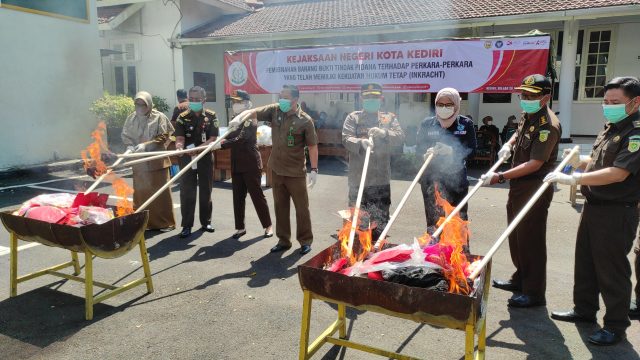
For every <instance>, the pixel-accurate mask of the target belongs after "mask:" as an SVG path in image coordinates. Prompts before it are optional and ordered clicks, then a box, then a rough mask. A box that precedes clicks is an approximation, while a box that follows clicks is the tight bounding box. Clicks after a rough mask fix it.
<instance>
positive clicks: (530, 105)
mask: <svg viewBox="0 0 640 360" xmlns="http://www.w3.org/2000/svg"><path fill="white" fill-rule="evenodd" d="M520 107H521V108H522V111H524V112H526V113H527V114H535V113H537V112H538V111H540V109H541V108H542V106H541V105H540V100H520Z"/></svg>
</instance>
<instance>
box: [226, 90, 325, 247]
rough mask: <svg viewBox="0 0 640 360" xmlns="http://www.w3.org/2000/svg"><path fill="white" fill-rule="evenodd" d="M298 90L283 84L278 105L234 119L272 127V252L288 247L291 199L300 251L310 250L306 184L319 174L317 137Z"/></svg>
mask: <svg viewBox="0 0 640 360" xmlns="http://www.w3.org/2000/svg"><path fill="white" fill-rule="evenodd" d="M299 97H300V92H299V90H298V87H296V86H294V85H285V86H284V87H283V88H282V91H281V92H280V100H279V101H278V103H277V104H271V105H266V106H262V107H259V108H256V109H253V110H248V111H245V112H243V113H242V114H240V115H239V117H236V119H234V120H233V121H232V122H231V123H230V125H231V124H232V123H233V124H235V123H234V121H238V122H239V121H244V120H246V119H247V118H251V119H253V120H254V122H257V121H264V122H265V123H266V124H268V125H270V126H271V129H272V130H271V136H272V143H273V148H272V150H271V157H269V168H270V169H271V172H272V176H271V187H272V191H273V202H274V208H275V213H276V236H277V237H278V244H277V245H276V246H274V247H273V248H271V252H280V251H285V250H287V249H289V248H291V222H290V221H289V213H290V206H291V201H292V200H293V205H294V206H295V208H296V239H297V240H298V242H299V243H300V245H301V247H300V254H302V255H304V254H306V253H308V252H309V251H311V243H312V242H313V233H312V230H311V214H310V213H309V196H308V194H307V186H309V187H310V188H311V187H313V186H314V185H315V183H316V179H317V175H318V137H317V135H316V130H315V128H314V126H313V120H312V119H311V117H309V115H307V114H306V113H305V112H304V111H302V109H301V108H300V105H299V104H298V100H299ZM305 147H306V148H308V149H309V160H310V161H311V172H310V173H309V180H310V182H309V184H307V180H306V173H307V165H306V156H305Z"/></svg>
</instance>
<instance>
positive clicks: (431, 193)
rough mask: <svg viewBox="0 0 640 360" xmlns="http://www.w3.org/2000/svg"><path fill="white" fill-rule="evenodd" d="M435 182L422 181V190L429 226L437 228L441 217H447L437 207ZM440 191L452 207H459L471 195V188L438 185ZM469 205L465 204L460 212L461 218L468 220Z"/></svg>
mask: <svg viewBox="0 0 640 360" xmlns="http://www.w3.org/2000/svg"><path fill="white" fill-rule="evenodd" d="M435 184H436V183H435V182H433V181H430V180H424V181H420V189H421V190H422V201H423V202H424V212H425V216H426V219H427V226H436V224H437V223H438V220H439V219H440V217H442V216H445V214H444V211H442V209H441V208H440V207H439V206H438V205H436V195H435ZM438 191H440V195H441V196H442V197H443V198H444V199H445V200H447V202H449V203H450V204H451V205H453V206H457V205H458V204H460V201H462V199H464V197H465V196H467V194H468V193H469V186H462V187H456V188H452V187H446V186H445V185H443V184H441V183H438ZM468 209H469V205H468V204H465V206H464V207H462V209H461V210H460V213H459V215H460V218H462V220H468V215H467V210H468Z"/></svg>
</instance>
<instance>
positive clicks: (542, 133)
mask: <svg viewBox="0 0 640 360" xmlns="http://www.w3.org/2000/svg"><path fill="white" fill-rule="evenodd" d="M550 132H551V131H549V130H540V134H539V135H538V140H540V142H545V141H547V139H549V133H550Z"/></svg>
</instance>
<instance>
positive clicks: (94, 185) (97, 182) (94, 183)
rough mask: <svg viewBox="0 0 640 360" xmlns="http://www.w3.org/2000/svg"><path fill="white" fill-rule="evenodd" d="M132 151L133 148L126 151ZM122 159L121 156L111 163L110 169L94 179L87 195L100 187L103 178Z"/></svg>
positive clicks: (126, 152) (86, 192)
mask: <svg viewBox="0 0 640 360" xmlns="http://www.w3.org/2000/svg"><path fill="white" fill-rule="evenodd" d="M130 152H131V150H127V151H125V154H128V153H130ZM122 160H123V159H122V158H119V159H118V160H116V162H114V163H113V165H111V169H108V170H107V171H106V172H105V173H104V174H102V175H100V177H99V178H97V179H96V181H94V182H93V184H92V185H91V186H89V188H88V189H87V190H86V191H85V192H84V194H85V195H87V194H88V193H90V192H92V191H93V190H95V189H96V187H98V184H100V183H101V182H102V180H104V178H106V177H107V175H109V174H110V173H111V172H112V171H113V168H114V167H116V166H118V165H119V164H120V163H121V162H122Z"/></svg>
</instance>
